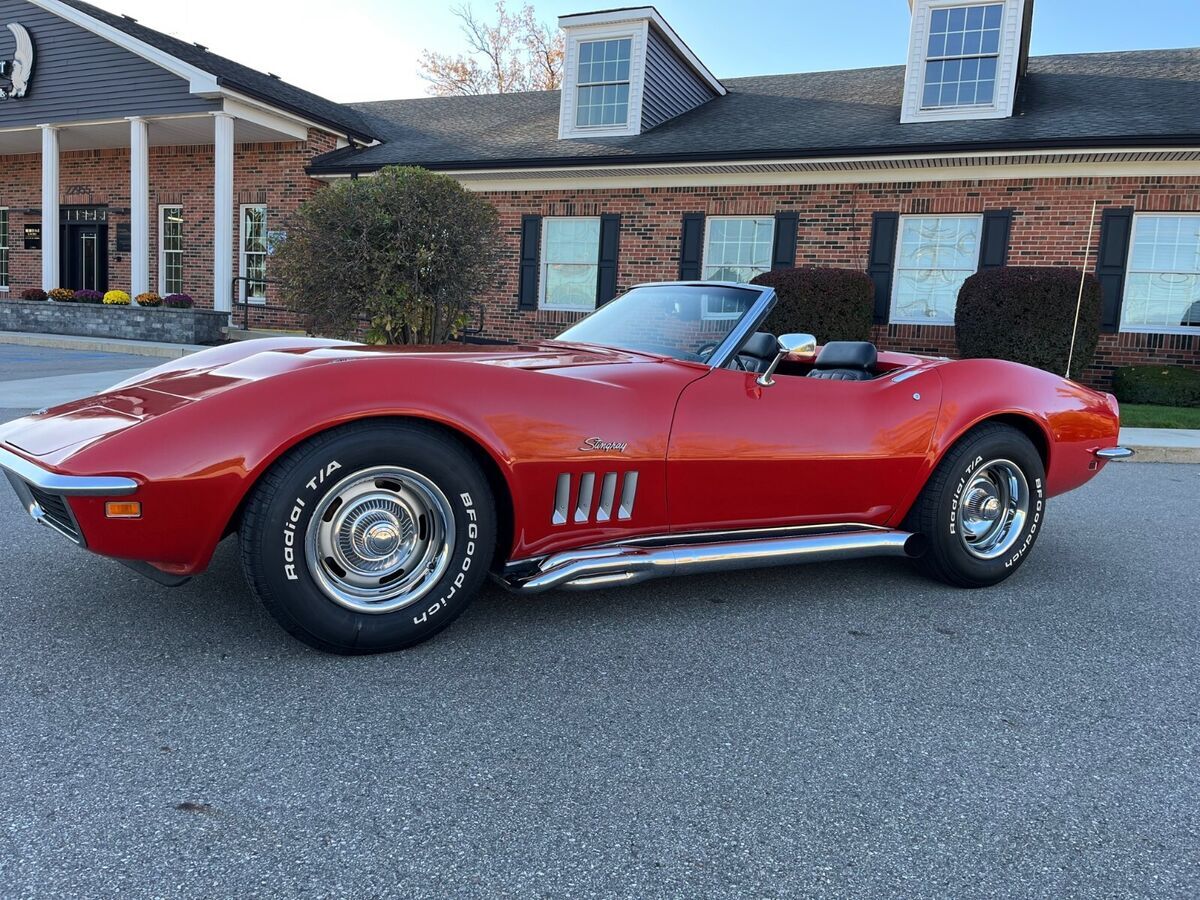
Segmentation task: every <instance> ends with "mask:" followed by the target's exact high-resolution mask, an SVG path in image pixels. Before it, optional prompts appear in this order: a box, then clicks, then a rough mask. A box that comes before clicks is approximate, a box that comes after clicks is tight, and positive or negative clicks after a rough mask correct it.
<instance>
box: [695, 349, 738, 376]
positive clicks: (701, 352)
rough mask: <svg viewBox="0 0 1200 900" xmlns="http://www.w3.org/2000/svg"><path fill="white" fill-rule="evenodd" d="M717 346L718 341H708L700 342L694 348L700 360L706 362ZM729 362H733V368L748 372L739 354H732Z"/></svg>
mask: <svg viewBox="0 0 1200 900" xmlns="http://www.w3.org/2000/svg"><path fill="white" fill-rule="evenodd" d="M719 346H721V345H720V343H719V342H718V341H709V342H708V343H705V344H701V345H700V346H699V347H697V348H696V355H697V356H698V357H700V359H701V361H702V362H708V358H709V357H710V356H712V354H713V351H715V350H716V349H717V347H719ZM730 362H731V363H733V367H734V369H736V370H737V371H739V372H749V371H750V369H749V367H747V365H746V362H745V360H743V359H742V358H741V356H739V355H737V354H734V356H733V359H731V360H730Z"/></svg>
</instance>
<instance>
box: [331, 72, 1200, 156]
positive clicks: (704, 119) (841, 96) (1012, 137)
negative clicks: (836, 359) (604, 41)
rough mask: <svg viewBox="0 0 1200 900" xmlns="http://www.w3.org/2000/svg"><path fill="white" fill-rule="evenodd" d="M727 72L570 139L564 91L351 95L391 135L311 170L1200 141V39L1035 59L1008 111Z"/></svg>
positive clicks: (860, 80)
mask: <svg viewBox="0 0 1200 900" xmlns="http://www.w3.org/2000/svg"><path fill="white" fill-rule="evenodd" d="M724 84H725V86H726V87H727V88H728V89H729V93H728V94H727V95H726V96H724V97H717V98H714V99H713V100H711V101H709V102H708V103H706V104H704V105H703V106H700V107H698V108H696V109H694V110H692V111H690V112H688V113H686V114H684V115H682V116H680V117H678V118H676V119H673V120H671V121H669V122H666V123H664V124H662V125H660V126H659V127H657V128H655V129H653V130H651V131H648V132H646V133H644V134H641V135H634V136H631V137H610V138H597V139H592V140H586V139H572V140H559V139H558V106H559V93H558V92H557V91H545V92H537V93H522V94H492V95H486V96H478V97H431V98H423V99H414V100H394V101H384V102H376V103H357V104H352V106H353V109H354V110H355V111H357V112H358V113H359V114H360V115H361V116H362V118H363V120H364V121H365V122H366V123H367V126H368V128H369V129H370V130H371V131H372V132H373V133H375V134H376V135H378V136H379V138H380V140H381V141H382V142H383V143H381V144H380V145H378V146H375V147H370V148H366V149H362V150H353V149H346V150H339V151H335V152H333V153H329V154H326V155H324V156H322V157H318V158H317V159H316V160H315V161H314V163H313V165H312V167H311V171H312V172H313V173H314V174H318V173H339V172H354V171H370V170H373V169H376V168H378V167H380V166H384V165H393V164H403V165H421V166H426V167H429V168H435V169H470V168H488V167H494V168H502V167H506V166H507V167H516V166H522V167H525V166H536V165H539V164H541V165H588V164H600V163H634V162H664V161H689V160H719V159H726V160H728V159H754V158H780V157H787V156H822V155H823V156H832V155H852V154H854V155H875V154H879V155H884V154H894V153H904V152H914V151H921V152H927V151H953V150H969V151H975V150H982V149H992V148H994V149H1006V148H1012V149H1016V148H1020V147H1035V146H1044V147H1051V146H1052V147H1058V148H1064V149H1066V148H1076V147H1096V146H1102V145H1107V146H1118V145H1125V146H1128V145H1131V144H1134V143H1137V144H1140V145H1143V146H1144V145H1146V144H1147V143H1153V144H1159V145H1180V144H1190V145H1192V146H1197V145H1200V49H1182V50H1145V51H1131V52H1121V53H1085V54H1071V55H1063V56H1043V57H1033V58H1031V59H1030V60H1029V70H1028V74H1027V75H1026V77H1025V79H1024V80H1023V82H1022V85H1021V88H1020V91H1019V94H1018V97H1017V103H1016V108H1015V109H1014V114H1013V116H1012V117H1011V118H1006V119H980V120H973V121H958V122H922V123H917V124H908V125H902V124H900V101H901V91H902V88H903V85H904V67H903V66H889V67H884V68H872V69H855V70H849V71H836V72H812V73H802V74H796V75H764V76H759V77H753V78H731V79H725V80H724Z"/></svg>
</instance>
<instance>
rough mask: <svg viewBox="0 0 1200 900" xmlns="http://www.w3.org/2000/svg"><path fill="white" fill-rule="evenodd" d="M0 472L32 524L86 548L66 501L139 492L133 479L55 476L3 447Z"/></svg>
mask: <svg viewBox="0 0 1200 900" xmlns="http://www.w3.org/2000/svg"><path fill="white" fill-rule="evenodd" d="M0 469H3V470H4V474H5V475H7V476H8V480H9V482H10V483H11V484H12V486H13V490H15V491H16V492H17V497H18V499H20V501H21V505H22V506H24V507H25V510H26V512H28V513H29V515H30V516H31V517H32V518H33V520H34V521H35V522H37V523H38V524H39V525H45V526H47V527H48V528H53V529H54V530H55V531H57V532H58V533H59V534H61V535H63V537H66V538H67V539H69V540H71V541H73V542H74V543H76V544H78V545H79V546H81V547H84V546H87V544H86V542H85V541H84V537H83V531H82V530H81V529H80V528H79V523H78V522H77V521H76V520H75V514H74V513H73V512H71V504H70V503H68V502H67V500H66V498H67V497H121V496H124V495H126V494H132V493H133V492H134V491H136V490H137V488H138V485H137V482H136V481H134V480H133V479H132V478H119V477H115V476H83V475H58V474H56V473H54V472H51V471H49V470H47V469H43V468H42V467H41V466H39V465H36V464H34V463H31V462H30V461H29V460H27V459H25V458H24V457H21V456H17V455H16V454H15V453H12V452H11V451H9V450H5V449H4V448H3V447H0Z"/></svg>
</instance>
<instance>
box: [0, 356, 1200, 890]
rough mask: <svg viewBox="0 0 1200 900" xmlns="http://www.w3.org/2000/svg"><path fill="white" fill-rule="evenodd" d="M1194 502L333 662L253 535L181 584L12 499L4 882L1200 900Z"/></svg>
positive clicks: (604, 596)
mask: <svg viewBox="0 0 1200 900" xmlns="http://www.w3.org/2000/svg"><path fill="white" fill-rule="evenodd" d="M4 359H5V357H4V354H3V352H0V386H2V384H3V383H4V382H5V380H6V379H7V381H8V383H12V382H13V381H20V380H22V379H20V378H13V377H12V376H13V374H14V372H15V374H18V375H20V374H24V372H25V371H27V370H21V369H19V368H18V369H15V370H13V369H9V368H6V367H5V362H4ZM134 362H136V363H137V364H138V365H153V364H154V363H155V362H158V360H145V359H138V358H135V359H134ZM80 365H81V366H83V367H84V368H86V363H82V362H81V363H80ZM129 365H130V361H129V360H123V361H120V362H119V363H118V362H113V363H112V366H113V368H111V369H107V370H104V371H102V372H101V373H100V375H99V376H97V377H107V373H108V372H117V371H121V370H123V369H124V368H125V367H127V366H129ZM92 371H93V372H94V371H95V370H92ZM80 373H82V374H86V372H84V371H83V370H82V369H81V370H80ZM58 374H62V370H61V369H60V370H57V373H56V374H55V373H54V370H52V374H51V377H57V376H58ZM114 380H115V379H114ZM11 414H15V413H9V414H8V415H11ZM6 417H7V415H6V414H5V413H4V412H0V419H3V418H6ZM0 487H2V486H0ZM1198 499H1200V466H1194V465H1159V464H1140V465H1122V464H1114V465H1111V466H1109V467H1108V468H1107V470H1106V471H1105V472H1103V473H1102V474H1101V475H1100V477H1098V478H1097V479H1096V480H1095V481H1094V482H1092V483H1091V484H1089V485H1088V486H1086V487H1085V488H1083V489H1081V490H1080V491H1077V492H1075V493H1072V494H1069V495H1067V496H1065V497H1062V498H1056V499H1054V500H1052V501H1051V503H1050V505H1049V510H1048V517H1047V522H1046V527H1045V530H1044V531H1043V533H1042V536H1041V538H1040V540H1039V542H1038V545H1037V547H1036V548H1035V550H1034V552H1033V554H1032V556H1031V558H1030V559H1029V561H1028V562H1027V563H1026V565H1025V566H1024V568H1023V569H1022V570H1021V571H1020V572H1019V573H1018V574H1017V575H1016V576H1015V577H1014V578H1013V579H1011V580H1010V581H1008V582H1006V583H1005V584H1003V585H1001V586H999V587H997V588H994V589H990V590H985V591H975V592H966V591H958V590H954V589H950V588H947V587H944V586H941V585H938V584H934V583H931V582H928V581H925V580H923V579H922V578H920V577H919V576H917V575H916V574H915V573H913V572H912V571H911V569H910V568H909V566H908V565H907V564H905V563H904V562H903V561H899V560H875V561H865V562H855V563H843V564H836V565H819V566H809V567H799V568H791V569H780V570H768V571H763V572H755V573H749V574H743V575H737V574H727V575H721V576H708V577H696V578H689V579H680V580H676V581H664V582H654V583H650V584H647V585H640V586H635V587H631V588H628V589H625V590H614V591H605V592H598V593H590V594H586V593H585V594H577V593H564V592H552V593H549V594H546V595H542V596H539V597H537V598H534V599H518V598H515V597H512V596H510V595H508V594H505V593H504V592H502V591H500V590H499V589H492V588H490V589H488V590H487V591H486V592H485V593H484V595H483V596H481V597H480V598H479V599H478V600H477V602H476V603H475V604H474V605H473V606H472V608H471V609H470V610H468V612H467V613H466V614H465V615H464V616H463V617H462V618H461V619H460V620H459V621H458V622H457V623H455V624H454V625H453V626H452V627H451V628H450V629H448V630H447V631H445V632H443V634H442V635H441V636H439V637H438V638H436V639H435V640H433V641H432V642H430V643H428V644H425V645H422V646H420V647H417V648H414V649H412V650H409V651H405V652H403V653H399V654H393V655H389V656H380V657H368V658H351V659H346V658H338V657H332V656H325V655H322V654H319V653H317V652H315V651H311V650H309V649H308V648H306V647H304V646H302V645H300V644H297V643H296V642H294V641H292V640H291V639H290V638H289V637H288V636H287V635H286V634H285V633H284V632H282V631H281V630H280V629H279V628H277V627H276V625H275V624H274V622H273V621H272V620H271V619H270V618H269V617H268V616H267V615H266V613H265V612H264V611H263V610H262V609H260V608H259V607H258V606H257V605H256V603H255V602H254V601H253V599H252V598H251V596H250V594H249V592H248V590H247V589H246V587H245V585H244V583H243V580H242V576H241V571H240V564H239V559H238V554H237V547H236V540H231V541H227V542H226V543H225V544H224V545H222V547H221V548H220V550H219V551H218V554H217V557H216V559H215V561H214V564H213V568H212V571H211V572H210V573H209V574H208V575H206V576H204V577H202V578H200V579H197V580H195V581H193V582H191V583H189V584H188V585H186V586H184V587H182V588H178V589H174V590H170V589H166V588H161V587H158V586H156V585H154V584H151V583H149V582H147V581H145V580H143V579H141V578H140V577H138V576H136V575H134V574H133V573H131V572H129V571H128V570H126V569H124V568H123V567H121V566H120V565H118V564H117V563H115V562H112V561H109V560H103V559H99V558H96V557H93V556H90V555H88V554H87V553H85V552H84V551H81V550H78V549H76V548H73V547H71V546H70V545H69V544H68V543H67V542H66V541H65V540H64V539H62V538H60V537H58V536H57V535H55V534H54V533H52V532H50V531H49V530H47V529H42V528H38V527H37V526H35V525H34V524H33V523H32V521H30V520H29V519H28V517H27V516H25V514H24V513H23V512H22V510H21V509H20V508H19V506H18V504H17V503H16V500H15V498H12V497H11V496H10V497H8V498H5V497H4V496H3V492H0V559H2V560H3V562H2V563H0V622H3V628H2V629H0V759H3V760H4V763H3V766H2V767H0V809H2V810H3V814H2V816H0V897H4V898H23V897H36V898H41V897H50V896H69V897H123V898H124V897H156V898H168V897H233V896H237V897H243V896H244V897H251V896H264V897H266V896H282V897H292V896H297V895H305V896H313V897H334V896H338V897H356V898H357V897H384V896H395V897H415V898H420V897H470V898H474V897H478V898H496V897H522V898H526V897H555V898H557V897H589V898H591V897H621V898H624V897H628V898H657V897H663V898H676V897H687V898H692V897H764V898H771V897H779V898H782V897H854V898H861V897H905V898H916V897H952V898H968V897H989V898H992V897H1047V898H1051V897H1053V898H1062V897H1101V896H1103V897H1154V898H1174V897H1179V898H1193V897H1195V896H1197V895H1198V894H1200V759H1198V755H1200V754H1198V749H1200V748H1198V742H1200V701H1198V699H1197V698H1198V697H1200V653H1198V652H1197V647H1198V646H1200V641H1198V639H1200V620H1198V617H1197V604H1198V602H1200V577H1198V576H1197V548H1198V547H1200V525H1198V524H1197V518H1196V516H1195V506H1196V502H1197V500H1198Z"/></svg>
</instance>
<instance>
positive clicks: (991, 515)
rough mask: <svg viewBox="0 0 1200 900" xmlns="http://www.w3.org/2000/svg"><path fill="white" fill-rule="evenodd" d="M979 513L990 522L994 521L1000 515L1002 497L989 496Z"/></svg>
mask: <svg viewBox="0 0 1200 900" xmlns="http://www.w3.org/2000/svg"><path fill="white" fill-rule="evenodd" d="M979 514H980V515H981V516H982V517H983V518H985V519H987V520H988V521H989V522H994V521H995V520H996V519H998V518H999V517H1000V499H999V498H998V497H988V498H987V499H986V500H984V501H983V504H982V505H981V506H980V507H979Z"/></svg>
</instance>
